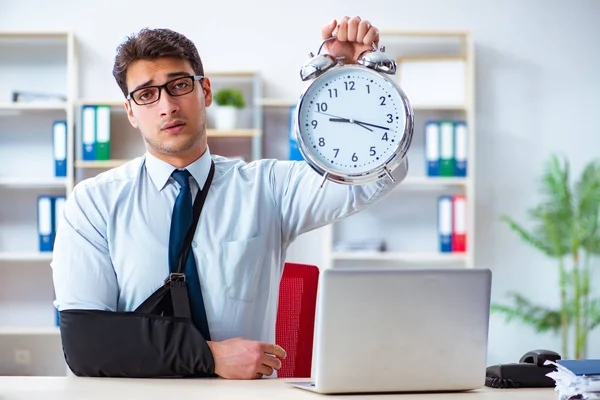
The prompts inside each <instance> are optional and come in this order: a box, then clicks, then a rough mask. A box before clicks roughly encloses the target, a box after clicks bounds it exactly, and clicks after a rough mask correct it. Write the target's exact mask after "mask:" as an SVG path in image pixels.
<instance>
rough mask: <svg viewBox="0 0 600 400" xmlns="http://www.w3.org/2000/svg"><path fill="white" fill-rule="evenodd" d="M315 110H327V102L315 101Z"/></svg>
mask: <svg viewBox="0 0 600 400" xmlns="http://www.w3.org/2000/svg"><path fill="white" fill-rule="evenodd" d="M317 111H318V112H325V111H327V103H325V102H323V103H317Z"/></svg>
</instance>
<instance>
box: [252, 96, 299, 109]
mask: <svg viewBox="0 0 600 400" xmlns="http://www.w3.org/2000/svg"><path fill="white" fill-rule="evenodd" d="M297 103H298V101H297V100H294V99H277V98H262V99H258V104H259V105H261V106H263V107H282V108H286V107H291V106H293V105H296V104H297Z"/></svg>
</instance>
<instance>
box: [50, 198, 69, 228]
mask: <svg viewBox="0 0 600 400" xmlns="http://www.w3.org/2000/svg"><path fill="white" fill-rule="evenodd" d="M65 201H67V197H66V196H55V197H54V210H53V211H54V219H53V226H52V231H53V232H54V236H56V232H57V231H58V226H59V224H60V222H61V221H62V219H63V212H64V209H65Z"/></svg>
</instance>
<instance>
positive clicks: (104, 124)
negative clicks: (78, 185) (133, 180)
mask: <svg viewBox="0 0 600 400" xmlns="http://www.w3.org/2000/svg"><path fill="white" fill-rule="evenodd" d="M96 160H110V107H109V106H97V107H96Z"/></svg>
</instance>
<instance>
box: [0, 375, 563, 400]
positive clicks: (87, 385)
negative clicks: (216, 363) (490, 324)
mask: <svg viewBox="0 0 600 400" xmlns="http://www.w3.org/2000/svg"><path fill="white" fill-rule="evenodd" d="M286 381H287V380H285V379H261V380H255V381H229V380H224V379H163V380H156V379H154V380H150V379H113V378H77V377H0V399H1V400H96V399H98V400H121V399H123V400H138V399H139V400H152V399H161V400H205V399H210V400H229V399H231V400H246V399H248V400H252V399H256V400H269V399H278V400H279V399H285V400H288V399H291V400H294V399H312V400H315V399H318V398H323V399H331V400H341V399H352V400H365V399H370V400H374V399H377V400H378V399H385V400H388V399H401V400H446V399H447V400H455V399H463V398H464V399H468V400H479V399H481V400H557V399H558V395H557V393H556V392H554V390H553V389H490V388H482V389H479V390H476V391H472V392H464V393H441V394H430V393H427V394H385V395H384V394H376V395H348V396H345V395H333V396H328V395H319V394H315V393H311V392H308V391H305V390H301V389H296V388H293V387H290V386H289V385H287V384H286V383H285V382H286Z"/></svg>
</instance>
